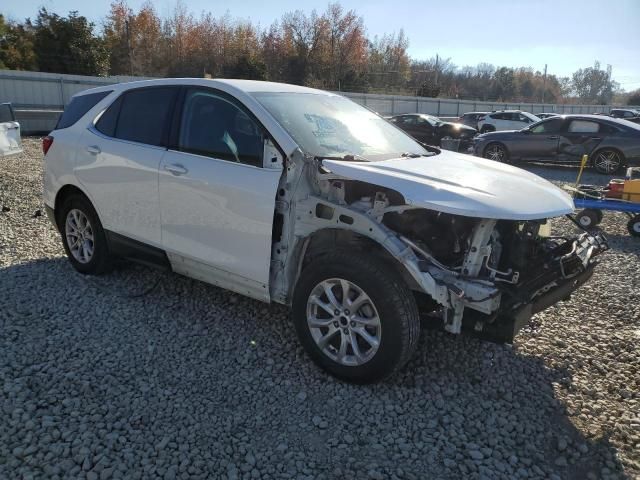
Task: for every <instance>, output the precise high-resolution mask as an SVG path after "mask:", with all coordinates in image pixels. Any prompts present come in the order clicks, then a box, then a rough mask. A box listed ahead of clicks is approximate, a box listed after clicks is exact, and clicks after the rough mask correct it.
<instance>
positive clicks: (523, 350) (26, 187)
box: [0, 139, 640, 479]
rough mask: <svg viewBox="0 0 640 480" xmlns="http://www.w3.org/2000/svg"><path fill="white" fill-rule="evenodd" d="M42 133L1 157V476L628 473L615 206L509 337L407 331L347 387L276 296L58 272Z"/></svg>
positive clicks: (630, 420)
mask: <svg viewBox="0 0 640 480" xmlns="http://www.w3.org/2000/svg"><path fill="white" fill-rule="evenodd" d="M39 148H40V147H39V140H38V139H25V153H24V154H22V155H20V156H14V157H9V158H5V159H0V206H4V207H9V211H4V212H2V213H0V409H1V411H0V478H11V479H14V478H25V479H26V478H87V479H108V478H132V479H135V478H165V479H172V478H251V479H257V478H317V479H320V478H325V479H331V478H335V479H343V478H350V479H351V478H371V479H384V478H391V479H405V478H406V479H418V478H451V479H458V478H462V477H466V478H490V479H493V478H539V479H543V478H544V479H558V478H570V479H584V478H587V479H596V478H639V477H640V454H639V452H640V418H639V412H640V391H639V388H638V387H639V382H640V369H639V366H640V362H639V358H640V357H639V353H640V349H639V346H638V345H639V340H640V325H639V323H640V294H639V292H640V288H639V287H640V275H639V274H638V272H639V271H640V241H639V240H638V239H634V238H631V237H629V236H628V235H627V234H626V229H625V223H626V222H625V220H624V217H623V216H621V215H619V214H607V215H606V216H605V218H604V221H603V228H604V230H605V231H606V233H607V234H608V236H609V239H610V244H611V250H610V251H609V252H607V253H606V254H605V255H604V256H603V257H602V264H601V265H600V267H599V269H598V271H597V273H596V274H595V276H594V277H593V279H592V280H591V282H590V283H588V284H587V285H586V286H585V287H583V288H582V289H581V290H580V291H579V292H578V293H577V294H576V295H574V296H573V298H572V299H571V300H570V301H567V302H564V303H561V304H558V305H556V306H554V307H552V308H550V309H548V310H547V311H545V312H543V313H541V314H539V315H537V316H536V317H534V320H533V321H532V323H531V324H530V326H529V328H527V329H526V330H525V331H524V332H522V333H521V334H520V336H519V337H518V339H517V341H516V343H515V345H513V346H504V345H503V346H500V345H494V344H490V343H485V342H481V341H479V340H475V339H469V338H462V337H455V336H451V335H448V334H445V333H441V332H436V331H426V330H423V334H422V337H423V338H422V339H421V343H420V348H419V350H418V352H417V354H416V356H415V357H414V358H413V360H412V361H411V362H410V363H409V365H408V366H407V368H405V369H404V370H403V372H401V373H400V374H399V375H397V376H395V377H393V378H392V379H390V380H389V381H387V382H386V383H382V384H379V385H374V386H354V385H348V384H344V383H341V382H339V381H336V380H335V379H333V378H332V377H330V376H328V375H326V374H324V373H323V372H321V371H319V370H318V369H317V368H315V367H314V365H313V364H312V363H311V361H310V360H309V359H308V358H307V357H306V355H304V353H303V351H302V349H301V347H300V346H299V345H298V342H297V340H296V337H295V333H294V330H293V328H292V326H291V324H290V323H289V321H288V318H287V310H286V309H285V308H282V307H280V306H277V305H272V306H268V305H265V304H262V303H259V302H257V301H253V300H249V299H246V298H243V297H240V296H237V295H234V294H230V293H228V292H225V291H223V290H220V289H218V288H215V287H212V286H208V285H205V284H203V283H199V282H196V281H192V280H189V279H186V278H183V277H180V276H178V275H174V274H165V273H158V272H156V271H153V270H150V269H146V268H144V267H140V266H135V265H131V264H122V265H120V266H119V267H118V268H117V270H116V271H114V272H113V273H111V274H109V275H107V276H104V277H97V278H96V277H94V278H87V277H83V276H81V275H79V274H77V273H75V272H74V271H73V270H72V268H71V266H70V264H69V263H68V262H67V260H66V259H65V258H64V256H63V250H62V246H61V242H60V239H59V237H58V236H57V234H56V232H55V231H54V230H53V228H52V227H51V226H50V225H49V223H48V220H47V219H46V216H44V215H43V216H34V213H35V212H36V210H38V209H42V208H43V204H42V201H41V175H42V160H41V154H40V151H39ZM531 169H532V170H533V171H535V172H536V173H539V174H541V175H544V176H545V177H547V178H550V179H553V180H557V181H570V180H572V179H574V177H575V169H564V168H548V167H537V166H536V167H531ZM585 181H586V182H594V183H596V182H597V183H604V182H605V181H606V179H604V178H603V177H601V176H598V175H596V174H592V173H588V174H587V175H586V178H585ZM554 227H555V228H556V230H558V229H561V228H571V227H562V226H561V225H560V224H559V223H557V222H556V224H554Z"/></svg>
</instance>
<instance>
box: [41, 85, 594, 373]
mask: <svg viewBox="0 0 640 480" xmlns="http://www.w3.org/2000/svg"><path fill="white" fill-rule="evenodd" d="M43 148H44V151H45V163H46V174H45V189H44V196H45V204H46V205H47V211H48V214H49V217H50V218H51V220H52V221H53V222H54V224H55V225H56V227H57V228H58V229H59V231H60V233H61V236H62V240H63V243H64V247H65V250H66V252H67V254H68V256H69V259H70V261H71V263H72V265H73V266H74V267H75V268H76V269H77V270H78V271H80V272H82V273H91V274H97V273H101V272H104V271H106V270H108V268H109V266H110V259H111V258H113V257H114V256H122V257H127V258H132V259H135V260H138V261H141V262H144V263H147V264H153V265H159V266H163V267H166V268H169V269H171V270H173V271H175V272H178V273H181V274H184V275H188V276H190V277H193V278H197V279H200V280H202V281H205V282H208V283H211V284H214V285H219V286H221V287H224V288H227V289H229V290H233V291H235V292H238V293H241V294H244V295H248V296H250V297H254V298H257V299H259V300H262V301H266V302H278V303H283V304H286V305H290V306H291V308H292V318H293V323H294V325H295V328H296V330H297V333H298V335H299V338H300V341H301V342H302V344H303V345H304V347H305V349H306V350H307V352H308V353H309V355H310V356H311V358H312V359H313V360H314V361H315V362H317V363H318V364H319V365H320V366H321V367H323V368H325V369H326V370H328V371H329V372H331V373H332V374H334V375H336V376H338V377H340V378H343V379H347V380H350V381H354V382H371V381H376V380H379V379H382V378H384V377H386V376H388V375H390V374H392V373H393V372H395V371H396V370H397V369H398V368H400V367H401V366H402V365H403V364H404V363H405V362H406V361H407V360H408V359H409V358H410V357H411V354H412V352H413V351H414V349H415V347H416V342H417V340H418V337H419V330H420V320H421V317H423V318H425V319H427V321H433V322H441V323H442V325H443V327H444V328H445V329H446V330H447V331H449V332H451V333H456V334H457V333H461V332H462V331H465V330H468V331H469V332H471V333H474V334H477V335H480V336H484V337H486V338H489V339H493V340H499V341H511V340H512V339H513V336H514V335H515V334H516V332H517V331H518V329H519V328H521V327H522V326H523V325H524V324H525V323H526V322H527V321H528V320H529V318H530V317H531V315H532V314H534V313H536V312H538V311H540V310H543V309H544V308H546V307H548V306H550V305H552V304H554V303H556V302H557V301H559V300H562V299H565V298H567V297H568V296H569V294H570V293H571V292H572V291H573V290H575V289H576V288H577V287H578V286H579V285H581V284H582V283H584V282H585V281H586V280H587V279H588V278H589V277H590V276H591V275H592V273H593V268H594V265H595V262H594V257H595V256H596V255H597V254H598V253H599V252H601V251H602V250H604V249H605V248H606V245H605V243H604V241H603V240H602V239H600V238H596V237H593V236H589V235H588V234H586V233H585V234H581V235H579V236H575V237H572V238H558V237H548V236H545V235H544V231H545V229H546V219H547V218H550V217H557V216H561V215H565V214H569V213H571V212H572V210H573V203H572V201H571V198H569V196H567V195H566V194H565V193H564V192H562V191H561V190H560V189H558V188H556V187H555V186H553V185H552V184H551V183H549V182H547V181H546V180H543V179H542V178H540V177H537V176H535V175H533V174H531V173H528V172H526V171H524V170H520V169H518V168H514V167H511V166H509V165H504V164H501V163H497V162H491V161H487V160H484V159H478V158H474V157H471V156H467V155H462V154H457V153H452V152H447V151H440V150H437V149H433V148H431V147H425V146H423V145H421V144H419V143H417V142H416V141H414V140H413V139H412V138H410V137H409V136H408V135H406V134H405V133H404V132H402V131H401V130H399V129H397V128H396V127H395V126H393V125H391V124H390V123H388V122H387V121H386V120H384V119H383V118H381V117H380V116H378V115H376V114H374V113H372V112H370V111H369V110H367V109H365V108H363V107H361V106H359V105H357V104H355V103H353V102H351V101H350V100H348V99H346V98H343V97H341V96H339V95H334V94H331V93H327V92H322V91H318V90H313V89H309V88H303V87H297V86H292V85H283V84H276V83H268V82H254V81H243V80H207V79H166V80H152V81H144V82H135V83H127V84H120V85H114V86H109V87H102V88H97V89H92V90H88V91H86V92H83V93H80V94H78V95H76V96H75V97H74V98H73V100H72V102H71V104H70V105H69V107H68V108H67V110H66V111H65V113H64V114H63V116H62V118H61V119H60V122H59V124H58V127H57V128H56V129H55V130H54V131H53V132H51V135H50V136H48V137H46V138H45V139H44V142H43Z"/></svg>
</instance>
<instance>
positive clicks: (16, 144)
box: [0, 103, 22, 157]
mask: <svg viewBox="0 0 640 480" xmlns="http://www.w3.org/2000/svg"><path fill="white" fill-rule="evenodd" d="M20 152H22V140H21V139H20V124H19V123H18V122H16V115H15V112H14V111H13V107H12V106H11V104H10V103H0V157H6V156H7V155H15V154H16V153H20Z"/></svg>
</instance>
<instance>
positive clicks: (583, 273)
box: [462, 233, 608, 343]
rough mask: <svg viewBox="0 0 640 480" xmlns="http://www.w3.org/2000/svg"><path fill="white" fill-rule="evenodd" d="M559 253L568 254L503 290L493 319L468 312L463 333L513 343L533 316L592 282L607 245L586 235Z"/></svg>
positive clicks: (601, 240) (463, 322)
mask: <svg viewBox="0 0 640 480" xmlns="http://www.w3.org/2000/svg"><path fill="white" fill-rule="evenodd" d="M558 249H559V250H560V251H561V252H562V250H566V252H565V253H563V254H562V255H560V256H559V257H558V258H555V259H554V261H553V262H549V263H548V264H547V265H545V266H544V268H542V269H540V272H539V273H536V275H533V276H531V277H530V278H528V279H527V280H525V281H523V282H522V283H521V284H519V285H518V286H515V287H513V288H505V289H503V295H502V302H501V305H500V308H499V309H498V310H497V311H496V312H495V313H494V314H493V315H489V316H485V315H482V314H480V313H479V312H476V311H473V310H469V309H466V310H465V314H464V316H463V319H462V330H463V331H465V332H467V333H471V334H473V335H474V336H478V337H481V338H484V339H486V340H491V341H495V342H499V343H511V342H512V341H513V339H514V337H515V336H516V334H517V333H518V332H519V331H520V330H521V329H522V328H523V327H524V326H526V325H527V324H528V323H529V321H530V319H531V317H532V316H533V315H535V314H536V313H539V312H541V311H543V310H545V309H547V308H549V307H550V306H552V305H555V304H556V303H557V302H559V301H562V300H567V299H568V298H569V297H570V296H571V294H572V293H573V292H574V291H575V290H577V289H578V288H580V286H582V285H583V284H584V283H585V282H587V281H588V280H589V279H590V278H591V276H592V275H593V272H594V269H595V266H596V265H597V264H598V262H597V260H595V257H596V256H598V255H599V254H601V253H602V252H604V251H606V250H607V249H608V245H607V242H606V239H605V238H604V237H603V236H601V235H595V236H594V235H590V234H588V233H583V234H582V235H580V236H579V237H577V238H575V239H573V240H567V241H566V242H565V243H563V244H560V245H559V246H558Z"/></svg>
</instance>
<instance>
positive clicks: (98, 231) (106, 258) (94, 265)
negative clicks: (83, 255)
mask: <svg viewBox="0 0 640 480" xmlns="http://www.w3.org/2000/svg"><path fill="white" fill-rule="evenodd" d="M73 209H76V210H79V211H81V212H82V213H84V215H85V216H86V217H87V219H88V220H89V223H90V224H91V228H92V230H93V237H94V240H93V255H92V257H91V259H90V260H89V261H88V262H87V263H82V262H80V261H78V260H77V259H76V258H75V257H74V256H73V254H72V253H71V249H70V246H69V243H68V239H67V235H66V233H65V222H66V219H67V215H68V214H69V212H70V211H71V210H73ZM56 221H57V223H58V230H59V231H60V235H61V236H62V244H63V245H64V250H65V252H66V254H67V257H68V258H69V261H70V262H71V265H73V268H75V269H76V270H77V271H78V272H80V273H83V274H89V275H100V274H101V273H105V272H107V271H109V270H110V269H111V266H112V262H111V258H110V255H109V247H108V244H107V238H106V235H105V232H104V229H103V228H102V223H101V222H100V219H99V218H98V214H97V213H96V211H95V209H94V208H93V205H91V202H90V201H89V199H88V198H87V197H85V196H84V195H80V194H74V195H70V196H69V197H67V198H65V199H64V201H63V202H62V204H61V205H60V209H59V210H58V209H56Z"/></svg>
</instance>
